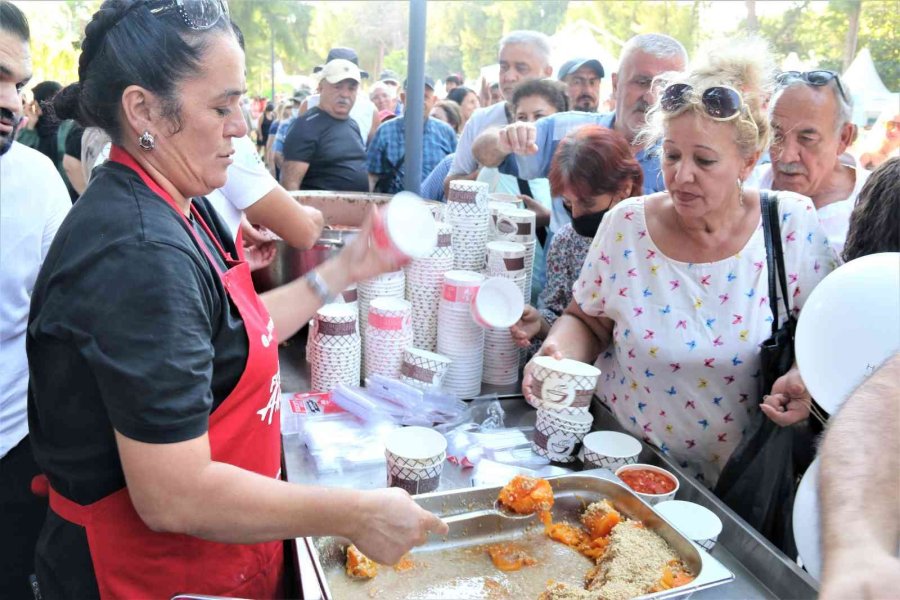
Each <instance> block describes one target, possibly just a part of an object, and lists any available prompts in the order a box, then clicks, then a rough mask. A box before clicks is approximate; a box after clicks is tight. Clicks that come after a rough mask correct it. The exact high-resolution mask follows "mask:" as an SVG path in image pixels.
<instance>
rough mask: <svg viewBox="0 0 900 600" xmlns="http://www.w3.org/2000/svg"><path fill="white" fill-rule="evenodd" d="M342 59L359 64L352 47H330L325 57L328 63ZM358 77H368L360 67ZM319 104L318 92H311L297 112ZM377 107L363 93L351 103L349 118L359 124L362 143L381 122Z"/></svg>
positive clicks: (373, 132)
mask: <svg viewBox="0 0 900 600" xmlns="http://www.w3.org/2000/svg"><path fill="white" fill-rule="evenodd" d="M339 58H340V59H344V60H349V61H350V62H352V63H353V64H354V65H356V66H357V67H358V66H359V56H358V55H357V54H356V50H354V49H353V48H341V47H337V48H332V49H331V50H329V51H328V57H327V58H326V59H325V63H326V64H327V63H329V62H331V61H332V60H336V59H339ZM324 68H325V65H319V66H317V67H316V68H314V69H313V74H314V75H318V74H319V73H321V72H322V69H324ZM359 76H360V79H368V78H369V74H368V73H367V72H365V71H363V70H362V69H360V71H359ZM318 105H319V94H318V92H317V93H315V94H312V95H311V96H309V97H308V98H306V99H305V100H304V101H303V104H302V105H301V106H300V111H299V114H301V115H302V114H305V113H306V111H308V110H309V109H311V108H315V107H316V106H318ZM377 112H378V111H377V109H376V108H375V105H374V104H373V103H372V101H371V100H369V98H368V96H366V95H365V94H362V95H359V94H358V95H357V96H356V101H355V102H354V103H353V108H351V109H350V118H351V119H353V120H354V121H356V124H357V125H359V133H360V137H361V138H362V141H363V144H364V145H365V144H368V143H369V140H371V139H372V136H373V135H375V130H376V129H378V124H379V123H380V122H381V121H380V120H379V119H378V118H377Z"/></svg>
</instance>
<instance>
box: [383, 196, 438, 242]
mask: <svg viewBox="0 0 900 600" xmlns="http://www.w3.org/2000/svg"><path fill="white" fill-rule="evenodd" d="M384 223H385V227H386V229H387V232H388V235H389V236H390V238H391V242H392V243H393V244H394V246H395V247H396V248H397V250H399V251H400V252H402V253H403V254H405V255H406V256H409V257H410V258H423V257H425V256H429V255H430V254H431V251H432V250H434V247H435V246H437V226H436V225H435V223H434V217H433V216H432V214H431V210H430V209H429V208H428V206H427V205H426V204H424V203H423V202H422V201H421V200H420V199H419V197H418V196H416V195H415V194H413V193H411V192H400V193H399V194H397V195H396V196H394V198H393V199H392V200H391V202H390V203H389V204H388V206H387V209H386V210H385V217H384Z"/></svg>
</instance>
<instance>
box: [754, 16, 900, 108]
mask: <svg viewBox="0 0 900 600" xmlns="http://www.w3.org/2000/svg"><path fill="white" fill-rule="evenodd" d="M854 3H856V4H858V3H859V0H831V1H830V2H829V3H828V5H827V7H826V8H825V10H824V11H823V12H817V11H814V10H811V7H810V2H809V1H808V0H804V1H796V0H795V1H794V2H793V3H792V6H791V8H789V9H788V10H787V11H785V12H784V13H783V14H782V15H779V16H778V17H761V18H760V19H759V21H760V33H761V34H762V35H763V36H764V37H765V38H766V39H768V40H769V42H770V44H771V45H772V50H773V52H774V53H775V55H776V58H778V59H779V60H780V59H783V58H784V57H786V56H787V55H788V54H789V53H791V52H796V53H797V55H798V56H800V57H801V58H809V59H812V61H813V62H815V63H817V64H818V65H819V67H820V68H823V69H832V70H835V71H841V70H842V67H843V59H844V56H843V52H844V44H843V42H844V39H845V38H846V36H847V28H848V25H849V15H850V11H851V10H852V8H853V4H854ZM898 27H900V10H898V4H897V2H894V1H893V0H862V5H861V11H860V19H859V36H858V39H857V44H856V47H857V49H861V48H864V47H868V48H869V51H870V52H871V53H872V59H873V62H874V63H875V69H876V70H877V71H878V74H879V75H880V76H881V79H882V81H884V84H885V86H887V88H888V89H890V90H898V89H900V39H898V33H897V32H898Z"/></svg>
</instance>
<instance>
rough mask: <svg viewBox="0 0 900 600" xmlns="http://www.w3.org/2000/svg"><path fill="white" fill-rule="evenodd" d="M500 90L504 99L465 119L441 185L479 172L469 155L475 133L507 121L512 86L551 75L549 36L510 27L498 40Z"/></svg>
mask: <svg viewBox="0 0 900 600" xmlns="http://www.w3.org/2000/svg"><path fill="white" fill-rule="evenodd" d="M499 62H500V91H501V93H502V94H503V97H504V98H505V99H506V100H507V102H498V103H497V104H492V105H490V106H485V107H483V108H479V109H478V110H476V111H475V112H474V113H472V116H471V117H469V121H468V122H467V123H466V127H465V129H463V132H462V135H461V136H460V138H459V144H458V145H457V147H456V155H455V157H454V159H453V165H452V166H451V167H450V174H449V175H447V178H446V179H445V180H444V187H445V190H446V188H447V187H448V186H449V185H450V181H451V180H453V179H474V178H475V177H476V176H477V174H478V161H476V160H475V157H474V156H473V155H472V143H473V142H474V141H475V138H477V137H478V135H479V134H480V133H481V132H482V131H485V130H486V129H490V128H493V127H502V126H504V125H506V124H508V123H510V122H511V121H512V120H513V119H512V115H511V114H510V110H509V108H508V107H507V103H508V101H509V100H510V99H512V95H513V90H515V88H516V86H517V85H519V84H520V83H522V82H525V81H530V80H532V79H543V78H545V77H550V75H551V74H552V73H553V67H552V66H551V65H550V38H548V37H547V36H546V35H544V34H543V33H540V32H539V31H512V32H510V33H509V34H507V35H506V36H504V37H503V39H501V40H500V55H499Z"/></svg>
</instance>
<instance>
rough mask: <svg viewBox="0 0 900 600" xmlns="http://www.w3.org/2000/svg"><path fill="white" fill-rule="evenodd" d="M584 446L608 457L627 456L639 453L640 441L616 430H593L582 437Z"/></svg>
mask: <svg viewBox="0 0 900 600" xmlns="http://www.w3.org/2000/svg"><path fill="white" fill-rule="evenodd" d="M584 446H585V448H587V449H588V450H590V451H591V452H595V453H597V454H601V455H603V456H608V457H610V458H628V457H630V456H637V455H638V454H640V453H641V443H640V442H639V441H638V440H636V439H635V438H633V437H631V436H630V435H628V434H625V433H619V432H618V431H594V432H592V433H589V434H587V435H586V436H585V438H584Z"/></svg>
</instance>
